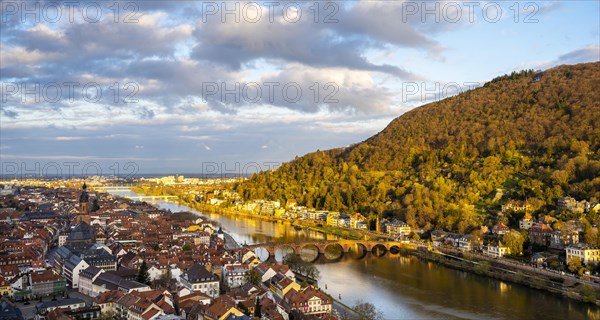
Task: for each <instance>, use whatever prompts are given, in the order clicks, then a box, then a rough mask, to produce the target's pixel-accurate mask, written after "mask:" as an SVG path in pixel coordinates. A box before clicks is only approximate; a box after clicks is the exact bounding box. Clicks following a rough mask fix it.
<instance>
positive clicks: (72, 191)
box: [0, 176, 600, 320]
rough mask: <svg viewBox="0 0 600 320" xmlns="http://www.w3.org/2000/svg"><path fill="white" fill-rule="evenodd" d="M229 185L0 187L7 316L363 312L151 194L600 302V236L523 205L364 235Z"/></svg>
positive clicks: (295, 263) (348, 220)
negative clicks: (467, 225)
mask: <svg viewBox="0 0 600 320" xmlns="http://www.w3.org/2000/svg"><path fill="white" fill-rule="evenodd" d="M236 180H238V179H233V178H231V179H198V178H192V179H190V178H185V177H183V176H169V177H163V178H151V179H140V180H138V181H128V182H124V181H112V180H110V179H106V178H89V179H86V180H82V179H70V180H45V181H41V180H12V181H3V182H2V183H0V234H1V235H2V242H0V295H2V296H3V297H4V298H3V300H2V310H3V311H1V312H2V315H3V316H4V315H6V314H9V315H12V316H14V318H15V319H31V318H35V319H159V320H167V319H168V320H174V319H215V320H216V319H219V320H223V319H228V320H234V319H235V320H243V319H313V318H318V319H349V318H361V317H363V314H361V313H360V312H361V311H360V309H356V310H353V309H352V308H349V307H348V306H343V305H341V304H340V303H339V302H336V297H332V296H330V295H329V294H327V293H325V292H324V291H323V290H321V288H320V287H319V283H318V279H316V278H318V276H317V277H314V276H315V275H314V273H310V272H303V271H306V270H307V269H310V268H309V266H310V263H307V262H306V261H303V260H302V257H298V258H299V259H286V260H285V262H286V263H281V262H279V263H278V262H277V261H274V260H273V259H270V260H268V261H262V260H261V259H260V258H259V256H258V255H257V252H255V250H251V249H250V248H248V247H247V246H245V245H244V244H238V243H236V242H235V241H234V240H233V239H232V238H231V237H230V236H229V235H228V234H227V233H226V232H224V231H223V230H222V228H221V227H220V226H219V224H218V223H217V222H215V221H211V220H209V219H208V218H206V217H202V216H199V215H195V214H192V213H189V212H170V211H168V210H161V209H159V208H157V207H155V206H153V205H152V204H150V203H148V202H145V201H143V200H144V199H146V200H147V201H150V200H152V197H160V196H169V197H175V198H176V199H177V200H176V201H179V202H181V203H183V204H186V205H188V206H191V207H197V208H198V209H200V210H204V211H212V212H217V213H220V214H231V215H243V216H246V217H248V218H249V219H253V218H256V219H269V220H273V221H282V222H286V223H289V226H290V227H297V228H309V229H313V230H316V231H320V232H325V233H331V234H333V235H336V236H338V237H339V238H340V239H368V240H369V241H377V242H378V243H383V244H385V243H392V242H393V243H401V244H405V246H401V248H402V250H404V249H407V248H408V249H409V250H411V251H412V252H414V254H416V255H418V256H419V257H421V258H423V259H427V260H432V261H438V262H440V263H442V264H445V265H447V266H450V267H454V268H460V269H462V270H467V271H473V272H477V273H479V274H483V275H488V276H491V277H496V278H500V279H503V280H507V281H513V282H517V283H523V284H525V285H528V286H532V287H536V286H537V287H538V288H539V289H546V290H548V291H551V292H554V293H558V294H563V295H565V296H568V297H571V298H574V299H577V300H582V301H586V302H590V303H597V302H598V300H597V296H596V295H597V292H598V288H599V284H598V282H599V279H600V278H598V277H597V274H598V262H599V261H600V249H599V248H598V247H597V243H596V241H597V232H598V230H597V226H588V225H586V224H585V223H584V222H583V221H582V220H580V219H571V220H567V221H564V222H563V221H558V220H557V219H555V218H552V217H550V216H541V217H538V218H537V219H534V218H533V217H532V216H531V214H530V213H529V208H528V204H527V202H526V201H516V200H511V201H508V202H506V203H505V204H504V205H503V206H502V210H501V212H498V215H499V219H498V220H499V221H500V222H498V223H497V224H495V225H493V226H492V227H491V228H489V227H488V226H481V228H480V230H478V231H477V232H472V233H470V234H455V233H448V232H445V231H443V230H431V231H426V230H413V229H412V228H411V227H410V226H409V225H408V224H407V223H405V222H403V221H399V220H385V219H382V220H379V219H378V220H377V221H376V226H375V228H370V225H369V223H368V221H367V219H366V218H365V217H364V216H362V215H361V214H360V213H341V212H331V211H324V210H314V209H309V208H306V207H303V206H300V205H298V203H297V202H296V201H294V200H288V201H287V202H286V203H280V202H278V201H273V200H269V199H260V200H253V201H243V200H242V198H241V197H240V195H238V194H237V193H235V192H233V191H232V190H231V188H228V187H227V186H228V185H230V184H231V183H234V182H235V181H236ZM110 186H113V187H119V186H126V187H122V188H131V190H134V191H135V192H137V193H138V194H140V195H141V196H140V198H139V200H133V199H128V198H125V197H120V196H116V195H112V194H110V193H108V192H107V190H108V189H109V187H110ZM159 186H160V187H172V186H176V189H177V190H178V193H177V194H168V193H162V192H161V194H157V193H159V192H158V191H157V190H159V188H158V187H159ZM160 190H163V189H160ZM163 191H164V190H163ZM144 197H146V198H144ZM556 206H557V208H558V209H559V210H562V211H565V212H572V213H578V214H598V213H599V212H600V204H599V203H597V202H588V201H586V200H585V199H573V198H571V197H567V196H565V197H563V198H560V199H559V201H558V203H557V204H556ZM513 213H520V214H522V218H521V219H519V221H518V228H511V227H509V226H507V223H505V222H503V221H507V220H506V219H505V217H507V216H509V215H511V214H513ZM526 239H527V240H526ZM382 247H383V248H384V249H385V246H380V249H381V248H382ZM253 248H254V247H253ZM396 253H397V252H396ZM457 258H459V259H460V260H457ZM457 261H458V262H457ZM363 318H365V317H363ZM366 318H368V317H366Z"/></svg>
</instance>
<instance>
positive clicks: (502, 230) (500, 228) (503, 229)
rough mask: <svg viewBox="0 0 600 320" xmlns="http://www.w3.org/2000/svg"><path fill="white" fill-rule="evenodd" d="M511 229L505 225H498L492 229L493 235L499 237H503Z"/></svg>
mask: <svg viewBox="0 0 600 320" xmlns="http://www.w3.org/2000/svg"><path fill="white" fill-rule="evenodd" d="M508 231H510V229H509V228H508V227H507V226H506V225H505V224H504V223H501V222H500V223H497V224H495V225H494V226H493V227H492V233H493V234H495V235H498V236H503V235H505V234H507V233H508Z"/></svg>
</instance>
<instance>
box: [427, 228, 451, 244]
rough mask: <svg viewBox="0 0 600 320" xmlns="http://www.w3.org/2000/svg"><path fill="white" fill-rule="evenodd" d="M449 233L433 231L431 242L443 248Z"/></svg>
mask: <svg viewBox="0 0 600 320" xmlns="http://www.w3.org/2000/svg"><path fill="white" fill-rule="evenodd" d="M447 235H448V233H447V232H446V231H443V230H433V231H431V242H433V245H434V246H441V245H443V244H444V242H445V241H446V236H447Z"/></svg>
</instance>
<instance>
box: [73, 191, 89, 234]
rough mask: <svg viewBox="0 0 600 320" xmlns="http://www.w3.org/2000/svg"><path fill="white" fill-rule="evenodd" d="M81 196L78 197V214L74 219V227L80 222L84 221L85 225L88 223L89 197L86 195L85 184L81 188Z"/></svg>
mask: <svg viewBox="0 0 600 320" xmlns="http://www.w3.org/2000/svg"><path fill="white" fill-rule="evenodd" d="M81 189H82V191H81V195H80V196H79V214H78V215H77V217H75V225H77V224H78V223H80V222H81V221H85V222H86V223H87V224H89V223H90V220H91V219H90V214H89V211H88V205H89V202H90V196H89V195H88V193H87V185H86V184H85V182H84V183H83V186H82V187H81Z"/></svg>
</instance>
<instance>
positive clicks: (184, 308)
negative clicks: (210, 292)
mask: <svg viewBox="0 0 600 320" xmlns="http://www.w3.org/2000/svg"><path fill="white" fill-rule="evenodd" d="M211 300H212V299H211V298H210V297H209V296H207V295H205V294H204V293H201V292H192V293H190V294H186V295H179V296H178V298H177V306H178V307H179V311H180V313H181V316H182V317H183V318H184V319H185V318H187V315H188V314H189V313H190V311H191V309H192V307H193V306H194V305H198V304H200V305H208V304H210V302H211Z"/></svg>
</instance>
